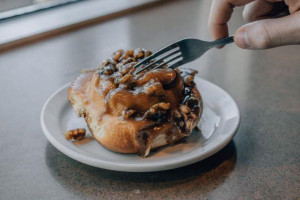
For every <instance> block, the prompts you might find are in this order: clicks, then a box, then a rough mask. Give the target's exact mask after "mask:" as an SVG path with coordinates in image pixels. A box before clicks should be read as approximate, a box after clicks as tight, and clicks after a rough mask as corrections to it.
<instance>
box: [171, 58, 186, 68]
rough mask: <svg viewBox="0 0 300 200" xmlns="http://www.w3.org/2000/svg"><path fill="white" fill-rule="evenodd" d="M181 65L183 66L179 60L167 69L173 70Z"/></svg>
mask: <svg viewBox="0 0 300 200" xmlns="http://www.w3.org/2000/svg"><path fill="white" fill-rule="evenodd" d="M183 64H184V62H183V60H180V61H178V62H176V63H174V64H173V65H170V66H168V67H167V68H172V69H175V68H176V67H178V66H180V65H183Z"/></svg>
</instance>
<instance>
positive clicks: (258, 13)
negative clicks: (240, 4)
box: [243, 0, 274, 22]
mask: <svg viewBox="0 0 300 200" xmlns="http://www.w3.org/2000/svg"><path fill="white" fill-rule="evenodd" d="M273 8H274V3H271V2H269V1H265V0H256V1H254V2H251V3H249V4H248V5H246V6H245V8H244V11H243V18H244V19H245V20H246V21H247V22H253V21H257V20H261V19H265V18H267V17H268V16H267V15H268V14H269V13H271V12H272V10H273Z"/></svg>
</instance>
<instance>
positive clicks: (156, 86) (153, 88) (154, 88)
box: [143, 79, 164, 96]
mask: <svg viewBox="0 0 300 200" xmlns="http://www.w3.org/2000/svg"><path fill="white" fill-rule="evenodd" d="M143 91H144V92H145V93H146V94H148V95H157V96H159V95H163V94H164V89H163V85H162V84H161V83H160V82H154V79H151V80H150V81H149V82H148V83H146V84H145V85H144V88H143Z"/></svg>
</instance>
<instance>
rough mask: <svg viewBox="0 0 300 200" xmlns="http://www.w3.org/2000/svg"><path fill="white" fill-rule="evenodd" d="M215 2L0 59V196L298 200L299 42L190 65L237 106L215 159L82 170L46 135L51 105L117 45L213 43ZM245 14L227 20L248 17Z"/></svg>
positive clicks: (142, 16) (137, 17)
mask: <svg viewBox="0 0 300 200" xmlns="http://www.w3.org/2000/svg"><path fill="white" fill-rule="evenodd" d="M209 6H210V1H198V0H194V1H179V2H178V1H175V2H169V3H164V4H163V5H159V6H155V7H151V8H148V9H145V10H143V11H140V12H134V13H132V14H130V15H127V16H124V17H119V18H116V19H114V20H111V21H106V22H102V23H99V24H96V25H93V26H89V27H86V28H83V29H80V30H76V31H72V32H69V33H65V34H60V35H57V36H55V37H52V38H49V39H45V40H42V41H39V42H35V43H32V44H28V45H26V46H22V47H19V48H15V49H12V50H9V51H6V52H2V53H1V55H0V95H1V98H0V127H1V129H0V137H1V140H0V199H10V200H13V199H71V198H72V199H141V198H144V199H159V198H160V199H163V198H165V199H199V198H205V199H297V198H300V191H299V188H300V100H299V99H300V66H299V63H300V57H299V51H300V46H289V47H282V48H276V49H271V50H266V51H247V50H241V49H239V48H237V47H236V46H235V45H229V46H227V47H225V48H224V49H222V50H216V49H214V50H211V51H210V52H208V53H207V54H205V55H204V56H203V57H202V58H201V59H199V60H197V61H195V62H194V63H191V64H189V65H188V66H190V67H195V68H197V69H198V70H199V76H200V77H202V78H204V79H207V80H209V81H211V82H213V83H215V84H217V85H219V86H220V87H222V88H223V89H225V90H226V91H227V92H228V93H229V94H231V95H232V97H233V98H234V99H235V100H236V102H237V104H238V107H239V109H240V112H241V119H242V120H241V124H240V127H239V129H238V132H237V134H236V136H235V137H234V139H233V141H232V142H230V143H229V145H227V146H226V147H225V148H224V149H223V150H221V151H220V152H219V153H217V154H215V155H214V156H212V157H210V158H208V159H206V160H204V161H201V162H198V163H196V164H193V165H190V166H187V167H183V168H179V169H175V170H169V171H164V172H155V173H123V172H115V171H108V170H103V169H98V168H94V167H90V166H87V165H85V164H81V163H79V162H77V161H74V160H72V159H71V158H69V157H67V156H65V155H64V154H62V153H60V152H59V151H58V150H56V149H55V148H54V147H53V146H52V145H51V144H50V143H49V142H48V141H47V139H46V138H45V136H44V135H43V133H42V129H41V126H40V112H41V108H42V106H43V104H44V103H45V101H46V99H47V98H48V97H49V96H50V95H51V94H52V93H53V92H54V91H55V90H56V89H58V88H59V87H61V86H62V85H64V84H66V83H68V82H70V81H71V80H72V79H74V78H75V77H76V76H77V75H78V74H79V73H80V72H81V70H82V69H83V68H92V67H96V66H97V65H98V64H99V63H100V62H101V61H102V60H103V59H105V58H106V57H107V56H109V55H110V53H111V52H113V51H114V50H116V49H119V48H137V47H145V48H147V49H150V50H155V49H157V48H160V47H162V46H163V45H164V44H168V43H170V42H172V41H175V40H177V39H179V38H182V37H198V38H203V39H207V40H209V39H210V37H209V35H208V31H207V27H206V24H207V18H208V13H209ZM240 15H241V10H240V9H239V10H238V11H237V13H235V15H234V17H235V18H234V19H233V20H232V21H231V23H230V29H231V30H232V31H233V30H236V29H237V27H239V26H240V25H241V24H242V23H243V20H242V19H241V17H240Z"/></svg>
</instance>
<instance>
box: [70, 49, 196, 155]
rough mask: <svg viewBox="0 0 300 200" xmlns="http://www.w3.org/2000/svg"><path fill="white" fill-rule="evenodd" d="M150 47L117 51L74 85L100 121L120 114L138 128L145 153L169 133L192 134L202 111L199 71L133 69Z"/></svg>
mask: <svg viewBox="0 0 300 200" xmlns="http://www.w3.org/2000/svg"><path fill="white" fill-rule="evenodd" d="M150 54H151V52H149V51H146V50H144V49H137V50H135V51H131V50H129V51H126V52H125V51H123V50H118V51H117V52H115V53H114V54H113V55H112V57H111V58H110V59H107V60H104V61H103V62H102V64H101V65H100V66H99V67H98V68H97V69H96V70H93V71H88V72H87V73H84V74H82V75H81V81H78V82H77V84H73V85H72V87H73V89H76V90H77V91H78V92H80V93H81V94H82V95H84V99H85V101H84V105H85V106H86V107H87V106H90V108H92V109H94V110H95V112H96V115H97V116H98V117H99V123H101V120H102V118H103V117H104V116H105V115H113V116H119V117H121V118H122V119H123V120H128V121H129V122H131V123H134V124H135V126H136V127H137V130H139V131H138V132H137V134H136V140H137V141H138V143H139V145H140V154H141V155H142V156H144V155H145V154H146V151H147V150H150V148H151V144H152V141H153V140H154V139H155V137H156V136H157V135H159V134H160V133H162V132H164V133H166V132H167V141H168V143H172V141H173V140H174V139H175V138H176V137H178V138H181V137H183V136H188V135H189V134H190V133H191V132H192V127H194V125H195V123H197V122H198V121H199V118H200V116H201V113H202V110H201V108H202V105H201V104H202V100H201V97H200V94H199V92H198V91H197V89H196V87H195V84H194V82H193V80H192V79H193V78H194V75H195V74H196V72H195V71H194V70H188V69H185V70H178V69H177V70H173V69H168V68H164V69H157V70H153V71H143V72H142V73H139V74H137V75H135V74H134V72H135V70H136V69H134V67H133V66H134V65H135V64H136V63H137V62H139V61H140V60H141V59H143V58H145V57H146V56H149V55H150Z"/></svg>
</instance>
